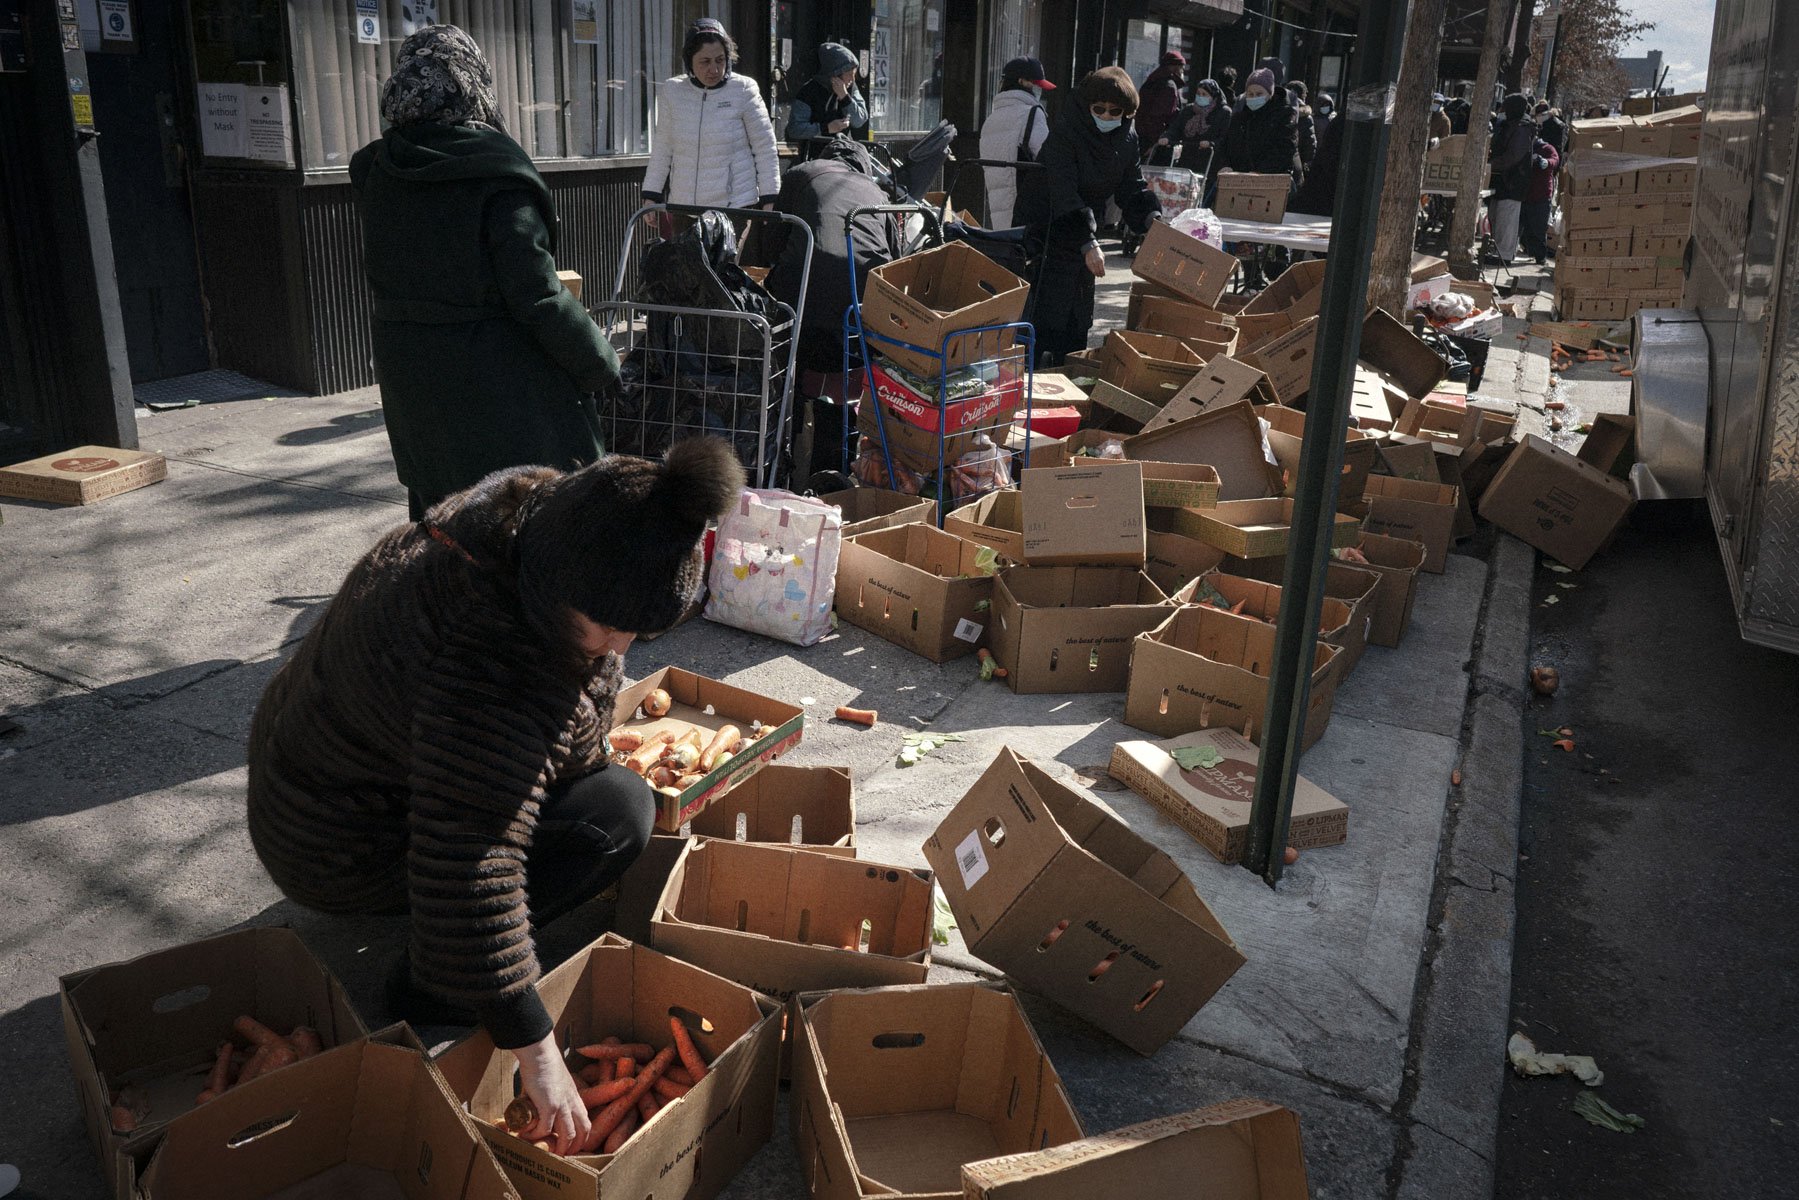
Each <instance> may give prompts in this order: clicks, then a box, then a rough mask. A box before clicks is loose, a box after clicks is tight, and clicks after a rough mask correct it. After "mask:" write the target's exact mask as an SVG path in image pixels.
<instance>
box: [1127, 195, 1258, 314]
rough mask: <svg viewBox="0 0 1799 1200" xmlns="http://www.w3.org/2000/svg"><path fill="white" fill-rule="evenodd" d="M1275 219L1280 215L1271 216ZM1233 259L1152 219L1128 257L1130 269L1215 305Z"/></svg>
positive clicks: (1197, 300) (1199, 301)
mask: <svg viewBox="0 0 1799 1200" xmlns="http://www.w3.org/2000/svg"><path fill="white" fill-rule="evenodd" d="M1275 219H1276V220H1279V219H1280V218H1278V217H1277V218H1275ZM1236 269H1237V260H1236V258H1235V257H1234V256H1232V255H1229V254H1226V253H1225V252H1224V251H1222V250H1220V249H1218V247H1216V246H1212V245H1208V244H1207V243H1205V242H1202V241H1200V240H1199V239H1198V238H1196V237H1193V236H1191V235H1189V234H1185V233H1182V232H1180V230H1178V229H1176V228H1175V227H1174V226H1172V225H1170V224H1168V223H1167V222H1166V221H1156V222H1153V223H1152V224H1151V225H1150V227H1149V232H1148V233H1146V234H1144V235H1143V244H1142V245H1141V246H1139V247H1138V248H1137V253H1136V255H1135V257H1133V258H1132V259H1131V273H1132V274H1133V275H1135V276H1137V278H1139V279H1146V280H1148V281H1149V282H1151V283H1154V284H1158V285H1160V286H1161V287H1164V288H1166V289H1167V290H1168V291H1170V292H1173V293H1174V294H1175V295H1177V296H1181V297H1183V298H1185V299H1187V300H1191V301H1193V302H1194V303H1196V304H1203V305H1205V306H1206V307H1207V308H1217V307H1218V298H1219V297H1220V296H1222V295H1223V294H1224V288H1225V285H1226V284H1227V283H1229V282H1230V278H1231V272H1232V271H1235V270H1236Z"/></svg>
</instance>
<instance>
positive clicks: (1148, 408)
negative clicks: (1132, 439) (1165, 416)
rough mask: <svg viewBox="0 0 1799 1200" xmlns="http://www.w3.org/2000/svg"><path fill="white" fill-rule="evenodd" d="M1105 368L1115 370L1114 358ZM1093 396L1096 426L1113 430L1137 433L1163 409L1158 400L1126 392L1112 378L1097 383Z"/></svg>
mask: <svg viewBox="0 0 1799 1200" xmlns="http://www.w3.org/2000/svg"><path fill="white" fill-rule="evenodd" d="M1106 369H1107V370H1108V371H1110V370H1111V369H1112V363H1111V360H1107V366H1106ZM1091 399H1092V401H1093V417H1092V421H1093V427H1094V428H1095V429H1099V430H1104V431H1107V432H1111V433H1136V432H1137V431H1138V430H1140V429H1142V428H1143V425H1144V422H1146V421H1148V420H1149V419H1150V418H1152V417H1154V416H1155V415H1156V413H1157V412H1158V411H1160V410H1159V409H1158V408H1157V406H1156V404H1155V403H1153V402H1151V401H1149V400H1145V399H1143V398H1142V397H1141V396H1137V395H1134V394H1132V393H1130V392H1127V391H1125V390H1124V389H1123V388H1121V387H1119V386H1118V385H1117V384H1115V383H1113V382H1111V381H1110V380H1109V379H1100V380H1098V381H1096V382H1095V383H1094V385H1093V391H1092V393H1091ZM1082 432H1086V431H1085V430H1083V431H1082Z"/></svg>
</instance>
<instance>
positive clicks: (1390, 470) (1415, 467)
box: [1380, 434, 1443, 483]
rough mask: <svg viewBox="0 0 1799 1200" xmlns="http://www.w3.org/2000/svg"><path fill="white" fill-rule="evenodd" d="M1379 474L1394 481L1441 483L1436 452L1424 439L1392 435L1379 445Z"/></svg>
mask: <svg viewBox="0 0 1799 1200" xmlns="http://www.w3.org/2000/svg"><path fill="white" fill-rule="evenodd" d="M1380 465H1381V474H1383V475H1391V476H1392V477H1393V478H1395V479H1416V480H1421V481H1423V482H1425V483H1441V482H1443V478H1442V476H1440V475H1438V474H1437V452H1436V450H1435V448H1434V446H1433V444H1432V443H1431V442H1430V441H1428V440H1427V439H1424V438H1417V437H1409V436H1407V435H1405V434H1394V435H1393V436H1392V437H1390V438H1388V439H1387V440H1386V441H1385V442H1382V443H1381V445H1380Z"/></svg>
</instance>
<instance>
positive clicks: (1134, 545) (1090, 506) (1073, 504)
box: [1018, 462, 1144, 567]
mask: <svg viewBox="0 0 1799 1200" xmlns="http://www.w3.org/2000/svg"><path fill="white" fill-rule="evenodd" d="M1018 492H1019V495H1020V497H1021V498H1022V499H1021V503H1022V504H1023V508H1024V561H1025V562H1026V563H1028V564H1030V565H1031V566H1034V567H1077V566H1080V567H1094V566H1127V567H1141V566H1142V565H1143V530H1144V521H1143V465H1142V464H1141V463H1132V462H1125V463H1114V464H1112V465H1111V466H1110V467H1101V466H1087V465H1085V464H1082V463H1073V464H1071V465H1069V466H1066V467H1032V468H1030V469H1028V470H1026V471H1025V472H1024V475H1023V477H1022V478H1021V479H1020V480H1019V485H1018Z"/></svg>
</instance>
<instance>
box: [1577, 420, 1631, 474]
mask: <svg viewBox="0 0 1799 1200" xmlns="http://www.w3.org/2000/svg"><path fill="white" fill-rule="evenodd" d="M1636 440H1637V419H1636V418H1635V417H1633V416H1629V415H1626V414H1624V413H1595V414H1594V416H1593V422H1592V425H1591V426H1590V427H1589V428H1588V431H1587V436H1586V439H1585V440H1584V441H1582V442H1581V444H1580V449H1579V450H1577V451H1576V452H1575V454H1574V457H1576V458H1578V459H1580V461H1581V462H1583V463H1587V464H1588V465H1590V466H1594V467H1598V468H1599V469H1600V470H1601V471H1604V472H1605V473H1606V474H1607V475H1611V476H1613V477H1615V478H1618V479H1629V478H1630V464H1631V463H1633V462H1635V461H1636Z"/></svg>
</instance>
